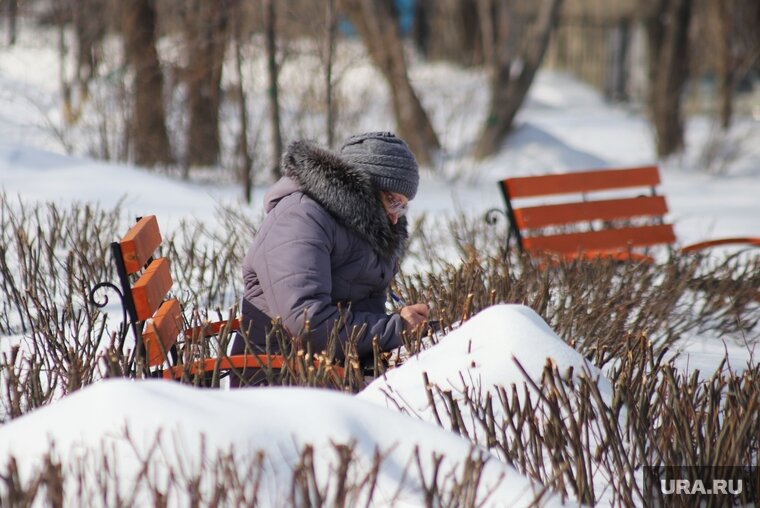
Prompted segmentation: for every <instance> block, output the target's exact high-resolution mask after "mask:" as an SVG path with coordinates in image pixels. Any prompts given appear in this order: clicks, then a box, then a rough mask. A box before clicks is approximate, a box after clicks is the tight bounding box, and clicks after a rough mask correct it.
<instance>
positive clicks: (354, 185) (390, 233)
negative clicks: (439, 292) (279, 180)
mask: <svg viewBox="0 0 760 508" xmlns="http://www.w3.org/2000/svg"><path fill="white" fill-rule="evenodd" d="M282 168H283V172H284V174H285V175H287V176H289V177H290V178H292V179H293V180H295V181H296V182H297V183H298V184H299V186H300V187H301V190H302V191H303V193H304V194H306V195H307V196H309V197H310V198H312V199H313V200H314V201H316V202H317V203H319V204H320V205H322V207H323V208H324V209H325V210H327V212H328V213H329V214H330V215H332V216H333V217H334V218H335V220H337V221H338V222H339V223H340V224H342V225H343V226H345V227H346V228H348V229H349V230H351V231H352V232H354V233H356V235H357V236H359V237H360V238H362V239H364V240H366V241H367V243H369V245H370V246H371V247H372V250H373V251H375V252H376V253H377V254H378V255H379V256H380V257H381V258H384V259H389V258H390V257H391V256H393V255H396V256H398V257H399V258H400V257H401V256H402V255H403V252H404V249H405V248H406V240H407V236H408V233H407V221H406V217H401V218H400V219H399V220H398V222H397V223H396V224H391V223H390V222H389V221H388V217H387V215H386V214H385V210H384V209H383V205H382V201H381V200H380V194H379V192H378V191H377V190H375V189H374V188H373V186H372V182H371V181H370V176H369V175H368V174H366V173H364V172H362V171H360V170H358V169H356V168H355V167H354V166H352V165H350V164H349V163H347V162H345V161H343V160H342V159H341V158H340V157H339V156H337V155H335V154H334V153H332V152H329V151H327V150H324V149H322V148H319V147H318V146H315V145H312V144H310V143H307V142H305V141H296V142H294V143H291V144H290V146H288V149H287V151H286V152H285V154H284V155H283V157H282Z"/></svg>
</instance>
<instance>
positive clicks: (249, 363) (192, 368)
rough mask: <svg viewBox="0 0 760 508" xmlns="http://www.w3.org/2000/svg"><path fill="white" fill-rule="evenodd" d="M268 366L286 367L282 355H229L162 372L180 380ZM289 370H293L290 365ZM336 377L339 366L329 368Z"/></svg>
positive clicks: (339, 370)
mask: <svg viewBox="0 0 760 508" xmlns="http://www.w3.org/2000/svg"><path fill="white" fill-rule="evenodd" d="M267 365H269V366H270V367H271V368H272V369H282V368H284V367H285V365H286V360H285V357H284V356H282V355H264V354H261V355H230V356H224V357H222V358H218V359H217V358H207V359H205V360H202V361H198V362H193V363H191V364H189V365H177V366H175V367H172V368H170V369H167V370H166V371H164V378H165V379H172V378H181V377H182V376H183V375H189V376H192V375H195V374H197V373H199V372H213V371H214V370H215V369H217V368H218V369H219V370H220V371H227V370H232V369H238V370H242V369H260V368H262V367H266V366H267ZM314 367H315V368H319V361H318V360H314ZM291 368H295V366H294V365H291ZM330 368H331V369H332V371H333V372H334V373H335V374H336V376H338V377H340V378H342V377H343V376H344V375H345V370H344V369H343V367H341V366H339V365H332V366H331V367H330Z"/></svg>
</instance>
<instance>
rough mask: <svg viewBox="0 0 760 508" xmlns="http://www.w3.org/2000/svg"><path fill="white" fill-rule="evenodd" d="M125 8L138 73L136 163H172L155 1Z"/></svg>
mask: <svg viewBox="0 0 760 508" xmlns="http://www.w3.org/2000/svg"><path fill="white" fill-rule="evenodd" d="M122 8H123V16H122V19H123V26H122V30H123V34H124V54H125V57H126V59H127V62H128V63H129V65H130V67H131V68H132V70H133V72H134V85H133V86H134V90H133V97H134V98H133V109H132V121H131V125H130V127H129V128H130V130H131V136H130V138H131V139H132V147H133V157H134V161H135V163H136V164H139V165H142V166H155V165H157V164H169V163H170V162H172V152H171V146H170V144H169V136H168V135H167V131H166V116H165V112H164V93H163V88H164V78H163V74H162V71H161V63H160V62H159V60H158V53H157V51H156V6H155V0H132V1H130V2H126V3H124V4H123V6H122Z"/></svg>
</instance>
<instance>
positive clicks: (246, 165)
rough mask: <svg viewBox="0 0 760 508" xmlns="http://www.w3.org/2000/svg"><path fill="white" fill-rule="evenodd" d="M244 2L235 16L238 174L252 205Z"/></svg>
mask: <svg viewBox="0 0 760 508" xmlns="http://www.w3.org/2000/svg"><path fill="white" fill-rule="evenodd" d="M242 5H243V4H242V2H239V3H238V5H237V8H238V12H237V15H236V16H235V21H234V25H235V70H236V71H237V95H238V108H239V109H238V113H239V115H240V134H239V135H238V143H237V155H238V157H237V159H238V165H239V169H238V174H239V175H240V182H241V183H242V184H243V196H244V197H245V202H246V203H248V204H250V203H251V200H252V197H253V174H252V172H251V170H252V166H253V163H252V161H251V154H250V153H248V109H247V107H246V104H247V101H246V94H245V87H244V86H243V55H242V51H241V44H242V42H243V29H242V26H241V25H242V19H243V16H242V13H241V12H240V10H241V6H242Z"/></svg>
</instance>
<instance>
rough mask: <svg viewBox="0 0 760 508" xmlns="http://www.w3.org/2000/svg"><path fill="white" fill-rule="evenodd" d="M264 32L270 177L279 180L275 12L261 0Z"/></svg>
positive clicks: (271, 2) (269, 3)
mask: <svg viewBox="0 0 760 508" xmlns="http://www.w3.org/2000/svg"><path fill="white" fill-rule="evenodd" d="M263 7H264V30H265V31H266V45H267V46H266V47H267V73H268V75H269V89H268V90H267V91H268V94H267V95H268V96H269V124H270V131H271V133H270V134H271V140H272V141H271V142H272V146H271V153H270V156H271V162H270V165H271V168H272V175H274V177H275V178H280V176H281V171H280V157H281V155H282V130H281V128H280V86H279V83H278V82H277V76H278V75H279V67H278V64H277V32H276V26H275V23H277V11H276V10H275V1H274V0H263Z"/></svg>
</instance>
